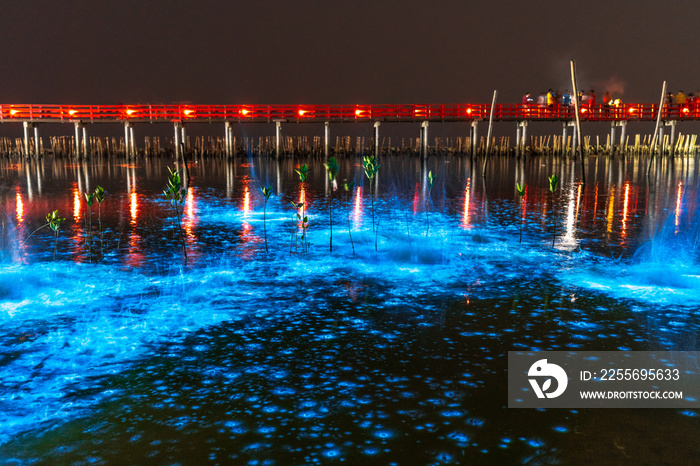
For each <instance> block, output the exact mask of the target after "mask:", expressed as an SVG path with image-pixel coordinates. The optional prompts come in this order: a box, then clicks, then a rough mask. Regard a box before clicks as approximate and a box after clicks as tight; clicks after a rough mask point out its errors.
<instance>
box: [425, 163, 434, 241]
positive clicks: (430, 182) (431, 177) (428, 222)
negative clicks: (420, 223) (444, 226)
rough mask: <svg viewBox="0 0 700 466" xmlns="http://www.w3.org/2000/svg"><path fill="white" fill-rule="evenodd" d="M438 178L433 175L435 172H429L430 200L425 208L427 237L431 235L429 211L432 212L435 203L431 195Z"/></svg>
mask: <svg viewBox="0 0 700 466" xmlns="http://www.w3.org/2000/svg"><path fill="white" fill-rule="evenodd" d="M435 178H436V176H435V175H433V171H432V170H431V171H429V172H428V199H427V205H426V207H425V221H426V226H427V229H426V231H425V236H428V235H430V217H429V216H428V211H429V210H430V206H431V204H432V203H433V197H432V195H431V191H432V189H433V183H434V182H435Z"/></svg>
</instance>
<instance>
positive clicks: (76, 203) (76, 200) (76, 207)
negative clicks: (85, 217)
mask: <svg viewBox="0 0 700 466" xmlns="http://www.w3.org/2000/svg"><path fill="white" fill-rule="evenodd" d="M81 207H82V206H81V205H80V191H79V189H78V187H77V186H76V185H75V184H73V219H74V220H75V222H76V223H78V222H79V221H80V209H81Z"/></svg>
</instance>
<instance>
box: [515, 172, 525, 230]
mask: <svg viewBox="0 0 700 466" xmlns="http://www.w3.org/2000/svg"><path fill="white" fill-rule="evenodd" d="M526 188H527V185H525V184H524V185H521V184H520V183H515V189H517V190H518V195H519V196H520V203H521V204H522V203H523V197H525V189H526ZM520 242H521V243H522V242H523V219H522V218H521V219H520Z"/></svg>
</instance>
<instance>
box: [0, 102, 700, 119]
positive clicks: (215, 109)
mask: <svg viewBox="0 0 700 466" xmlns="http://www.w3.org/2000/svg"><path fill="white" fill-rule="evenodd" d="M658 108H659V106H658V104H621V105H619V106H617V107H609V106H605V105H602V104H596V105H583V106H582V108H581V109H580V115H581V118H582V120H584V121H630V120H642V121H651V120H654V119H656V115H657V112H658ZM490 111H491V105H490V104H424V105H184V104H183V105H151V104H149V105H141V104H135V105H36V104H29V105H17V104H5V105H0V122H5V123H7V122H13V121H19V122H21V121H31V122H41V121H50V122H75V121H82V122H91V123H99V122H118V121H133V122H139V121H145V122H164V121H241V122H245V121H251V122H259V121H274V120H287V121H299V122H303V121H330V122H353V121H360V122H361V121H375V120H379V121H403V122H420V121H425V120H428V121H479V120H485V119H488V118H489V114H490ZM573 118H574V109H573V107H565V106H562V105H557V106H552V107H546V106H539V105H537V104H497V105H496V106H495V107H494V119H495V120H496V121H522V120H530V121H570V120H572V119H573ZM662 118H663V119H664V120H699V119H700V105H697V104H690V105H669V106H666V105H664V107H663V109H662Z"/></svg>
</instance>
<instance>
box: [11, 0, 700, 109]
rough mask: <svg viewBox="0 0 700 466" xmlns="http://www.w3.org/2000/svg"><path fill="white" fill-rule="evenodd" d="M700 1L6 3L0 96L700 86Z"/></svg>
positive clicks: (346, 95)
mask: <svg viewBox="0 0 700 466" xmlns="http://www.w3.org/2000/svg"><path fill="white" fill-rule="evenodd" d="M695 13H700V6H699V5H698V4H697V3H696V2H690V1H687V0H684V1H678V2H672V3H666V4H661V3H659V2H653V1H649V0H643V1H639V2H635V3H634V4H628V3H620V4H610V3H608V2H603V1H600V0H595V1H592V2H587V3H586V7H585V8H573V7H571V8H569V7H568V6H567V5H565V4H561V3H560V2H552V1H534V2H527V3H523V2H505V1H496V2H489V3H488V4H486V3H484V4H478V3H473V2H458V1H444V2H440V3H439V4H427V3H425V2H418V1H415V0H406V1H403V2H400V3H394V2H369V1H365V0H360V1H353V2H330V3H324V2H316V1H305V0H302V1H295V2H287V3H283V2H272V1H266V0H263V1H239V2H235V3H233V2H218V1H209V0H204V1H198V2H196V3H195V2H186V1H181V0H175V1H162V0H156V1H151V2H137V1H133V0H127V1H123V2H118V3H117V2H115V3H109V2H89V1H85V0H69V1H64V2H54V1H47V0H39V1H37V2H32V3H31V7H27V4H24V3H16V4H12V5H5V6H4V8H3V15H2V17H1V18H0V34H1V37H2V43H3V47H2V50H3V53H2V56H3V63H4V73H3V75H2V76H1V77H0V89H2V90H3V92H2V98H0V101H2V103H44V104H50V103H61V104H63V103H66V104H74V105H78V104H95V105H97V104H115V103H121V102H123V103H177V102H192V103H198V104H227V103H251V104H252V103H262V104H277V103H279V104H285V103H289V104H370V103H373V104H381V103H459V102H470V103H488V102H490V100H491V96H492V93H493V90H498V91H499V102H504V103H517V102H519V101H520V98H521V96H522V95H523V94H524V93H525V92H526V91H530V92H532V93H533V94H537V93H539V92H541V91H546V90H547V89H549V88H552V89H559V90H562V91H563V90H564V89H565V88H569V89H570V87H571V86H570V83H571V81H570V73H569V60H570V59H576V61H577V67H578V73H579V77H578V81H579V86H580V88H581V89H584V90H588V89H591V88H594V89H595V90H596V91H597V94H598V95H599V96H600V97H602V95H603V93H604V92H605V91H606V90H610V91H611V92H612V93H613V95H614V96H615V97H619V98H621V99H622V100H623V101H625V102H639V103H646V102H656V101H657V100H658V98H659V94H660V90H661V85H662V82H663V81H664V80H665V81H668V85H669V90H671V91H672V92H676V91H678V90H684V91H685V92H686V93H690V92H696V91H697V89H698V88H700V82H698V81H697V76H698V75H699V74H700V64H699V63H698V62H697V61H696V60H693V59H692V58H693V55H692V49H691V48H690V47H689V46H688V45H690V44H694V43H695V42H696V41H695V40H694V39H696V38H697V35H698V33H697V28H696V27H694V26H695V25H694V24H693V19H694V18H695V17H696V16H697V15H696V14H695Z"/></svg>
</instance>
